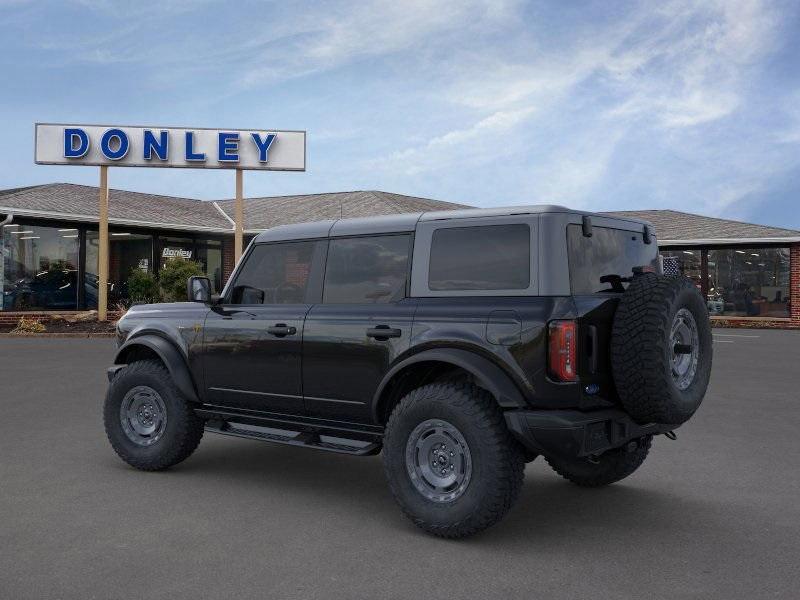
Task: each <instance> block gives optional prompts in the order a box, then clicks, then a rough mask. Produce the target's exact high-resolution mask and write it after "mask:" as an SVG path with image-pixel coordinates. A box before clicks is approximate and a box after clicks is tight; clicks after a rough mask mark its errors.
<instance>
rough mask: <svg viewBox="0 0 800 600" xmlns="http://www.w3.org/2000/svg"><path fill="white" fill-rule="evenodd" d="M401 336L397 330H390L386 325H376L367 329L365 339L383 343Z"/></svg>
mask: <svg viewBox="0 0 800 600" xmlns="http://www.w3.org/2000/svg"><path fill="white" fill-rule="evenodd" d="M401 335H403V332H402V331H400V330H399V329H392V328H391V327H389V326H388V325H378V326H377V327H371V328H370V329H367V337H371V338H375V339H376V340H381V341H385V340H388V339H389V338H398V337H400V336H401Z"/></svg>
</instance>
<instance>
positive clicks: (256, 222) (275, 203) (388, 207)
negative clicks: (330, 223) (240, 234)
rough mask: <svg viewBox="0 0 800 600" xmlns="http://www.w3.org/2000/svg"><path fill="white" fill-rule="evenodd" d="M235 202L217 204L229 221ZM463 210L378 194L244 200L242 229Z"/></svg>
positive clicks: (373, 192) (330, 194) (432, 201)
mask: <svg viewBox="0 0 800 600" xmlns="http://www.w3.org/2000/svg"><path fill="white" fill-rule="evenodd" d="M234 203H235V201H234V200H220V201H219V202H217V204H218V205H219V207H220V208H221V209H222V210H224V211H225V214H227V215H228V216H229V217H230V218H234ZM464 207H465V206H464V205H463V204H453V203H451V202H442V201H440V200H429V199H427V198H416V197H414V196H403V195H402V194H392V193H389V192H378V191H356V192H333V193H328V194H309V195H302V196H273V197H265V198H246V199H245V225H244V228H245V229H246V230H248V231H257V230H262V229H269V228H271V227H276V226H277V225H291V224H294V223H304V222H308V221H324V220H327V219H348V218H353V217H372V216H378V215H393V214H399V213H410V212H424V211H430V210H454V209H457V208H464Z"/></svg>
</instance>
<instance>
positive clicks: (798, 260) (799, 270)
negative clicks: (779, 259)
mask: <svg viewBox="0 0 800 600" xmlns="http://www.w3.org/2000/svg"><path fill="white" fill-rule="evenodd" d="M791 252H792V254H791V259H790V261H791V262H790V265H791V267H790V268H791V270H792V273H791V278H790V283H789V285H790V286H791V288H792V289H791V294H792V296H791V298H792V321H793V322H794V323H795V324H797V325H798V326H800V244H795V245H793V246H792V249H791Z"/></svg>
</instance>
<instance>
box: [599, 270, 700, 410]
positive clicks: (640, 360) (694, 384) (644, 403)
mask: <svg viewBox="0 0 800 600" xmlns="http://www.w3.org/2000/svg"><path fill="white" fill-rule="evenodd" d="M681 310H685V311H687V312H688V313H690V314H691V317H692V318H693V320H694V323H695V325H696V332H697V337H698V344H697V345H698V356H697V363H696V369H695V371H694V376H693V379H692V380H691V383H689V384H688V387H686V388H685V389H680V387H679V386H678V384H677V383H676V380H675V378H674V377H673V372H672V356H673V354H672V353H673V345H672V336H671V328H672V326H673V323H674V321H675V319H676V315H678V313H679V311H681ZM712 353H713V350H712V338H711V323H710V321H709V318H708V309H707V307H706V303H705V301H704V300H703V297H702V295H701V294H700V292H699V291H698V289H697V287H696V286H695V284H694V283H692V281H691V280H689V279H687V278H686V277H663V276H659V275H656V274H654V273H644V274H642V275H639V276H636V277H634V279H633V281H632V282H631V283H630V285H629V286H628V289H627V290H626V291H625V294H624V295H623V296H622V298H621V299H620V303H619V306H618V308H617V312H616V315H615V316H614V324H613V327H612V333H611V366H612V373H613V376H614V383H615V385H616V388H617V392H618V394H619V397H620V400H621V402H622V405H623V407H624V408H625V410H626V411H627V412H628V414H630V415H631V417H632V418H633V419H634V420H635V421H637V422H638V423H664V424H669V425H680V424H681V423H684V422H685V421H687V420H688V419H689V418H690V417H691V416H692V415H693V414H694V413H695V411H696V410H697V409H698V407H699V406H700V403H701V402H702V400H703V396H704V395H705V392H706V388H707V387H708V381H709V378H710V376H711V361H712Z"/></svg>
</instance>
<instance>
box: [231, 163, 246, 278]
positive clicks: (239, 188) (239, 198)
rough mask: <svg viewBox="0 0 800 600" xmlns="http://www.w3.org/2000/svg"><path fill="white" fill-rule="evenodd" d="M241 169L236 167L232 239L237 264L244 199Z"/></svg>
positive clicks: (240, 247)
mask: <svg viewBox="0 0 800 600" xmlns="http://www.w3.org/2000/svg"><path fill="white" fill-rule="evenodd" d="M242 173H243V172H242V169H236V210H235V212H236V214H235V217H236V219H235V220H236V226H235V230H234V234H233V235H234V239H233V257H234V262H235V263H237V264H238V262H239V259H240V258H241V257H242V251H243V246H244V199H243V187H244V184H243V181H242V180H243V175H242Z"/></svg>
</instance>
